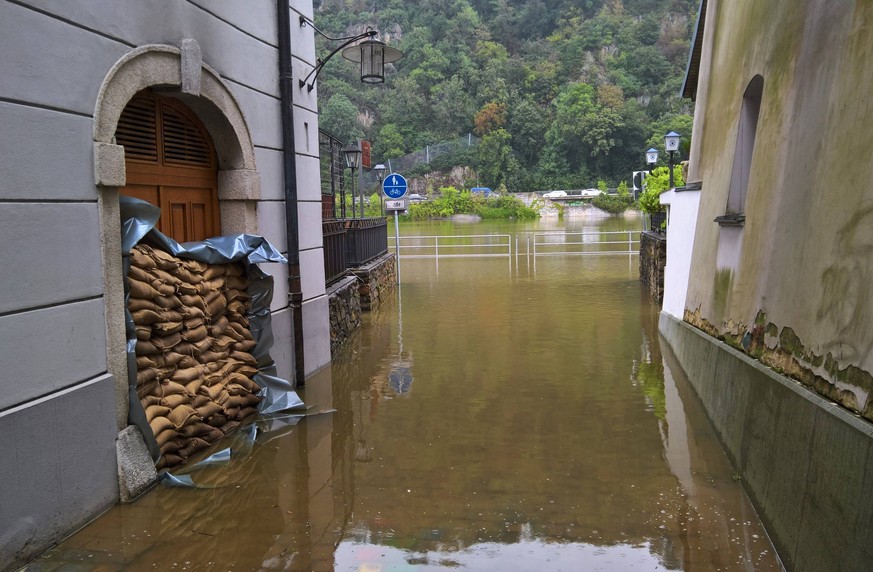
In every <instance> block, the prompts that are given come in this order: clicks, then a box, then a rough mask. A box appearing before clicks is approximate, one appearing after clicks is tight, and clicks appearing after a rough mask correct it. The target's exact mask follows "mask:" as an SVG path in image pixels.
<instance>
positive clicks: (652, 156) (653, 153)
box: [646, 147, 658, 175]
mask: <svg viewBox="0 0 873 572" xmlns="http://www.w3.org/2000/svg"><path fill="white" fill-rule="evenodd" d="M657 162H658V150H657V149H655V148H654V147H652V148H651V149H649V150H648V151H646V163H648V164H649V174H650V175H651V174H652V170H653V169H654V168H655V163H657Z"/></svg>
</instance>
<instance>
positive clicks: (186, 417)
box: [167, 404, 200, 429]
mask: <svg viewBox="0 0 873 572" xmlns="http://www.w3.org/2000/svg"><path fill="white" fill-rule="evenodd" d="M167 419H169V420H170V421H172V422H173V425H174V426H175V427H176V428H177V429H179V428H181V427H184V426H185V425H187V424H188V423H189V422H192V423H193V422H195V421H200V417H199V416H198V415H197V412H196V411H194V408H193V407H191V406H190V405H187V404H182V405H179V406H178V407H175V408H174V409H173V410H172V411H170V413H169V414H168V415H167Z"/></svg>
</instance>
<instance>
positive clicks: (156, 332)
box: [127, 245, 261, 469]
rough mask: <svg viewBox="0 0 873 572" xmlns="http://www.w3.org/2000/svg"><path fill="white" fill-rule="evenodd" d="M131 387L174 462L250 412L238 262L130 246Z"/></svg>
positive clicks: (164, 458) (247, 338) (164, 454)
mask: <svg viewBox="0 0 873 572" xmlns="http://www.w3.org/2000/svg"><path fill="white" fill-rule="evenodd" d="M127 279H128V284H129V286H130V299H129V302H128V309H129V310H130V313H131V316H133V322H134V324H135V325H136V338H137V342H136V364H137V375H136V389H137V394H138V396H139V398H140V400H141V402H142V405H143V408H144V409H145V413H146V417H147V418H148V421H149V425H151V428H152V431H153V432H154V434H155V439H156V440H157V442H158V445H159V446H160V448H161V459H160V460H159V461H158V468H159V469H161V468H167V467H172V466H175V465H178V464H180V463H182V462H183V461H185V459H187V458H188V457H189V456H191V455H193V454H195V453H197V452H198V451H201V450H203V449H205V448H207V447H208V446H209V445H210V444H212V443H214V442H215V441H217V440H218V439H220V438H221V437H223V436H224V435H225V434H226V433H227V432H229V431H231V430H233V429H234V428H235V427H237V426H238V425H239V423H240V421H242V420H243V419H245V418H246V417H248V416H249V415H251V414H253V413H255V412H256V411H257V406H258V403H260V400H261V398H260V397H258V395H257V393H258V391H259V390H260V387H259V386H258V385H257V384H256V383H255V382H254V381H253V379H252V376H253V375H254V374H255V373H257V368H256V362H255V358H254V357H252V354H251V353H250V352H251V351H252V349H253V348H254V347H255V341H254V339H253V338H252V334H251V331H250V330H249V321H248V318H247V317H246V315H247V313H248V310H249V306H250V300H249V296H248V294H247V293H246V290H247V286H248V283H247V281H246V279H245V276H244V269H243V267H242V265H241V264H239V263H231V264H205V263H202V262H197V261H194V260H183V259H179V258H175V257H173V256H172V255H170V254H169V253H167V252H164V251H161V250H158V249H156V248H152V247H150V246H145V245H137V246H135V247H134V248H133V250H132V251H131V268H130V271H129V272H128V276H127Z"/></svg>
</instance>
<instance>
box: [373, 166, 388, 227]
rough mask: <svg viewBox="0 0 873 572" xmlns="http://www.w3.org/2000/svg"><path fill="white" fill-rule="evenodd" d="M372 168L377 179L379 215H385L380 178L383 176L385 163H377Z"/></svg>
mask: <svg viewBox="0 0 873 572" xmlns="http://www.w3.org/2000/svg"><path fill="white" fill-rule="evenodd" d="M373 170H374V171H376V178H377V179H379V214H380V215H381V216H385V204H384V202H383V201H382V195H383V194H384V193H382V179H383V177H385V165H384V164H382V163H379V164H377V165H376V166H375V167H373Z"/></svg>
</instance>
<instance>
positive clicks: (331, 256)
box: [321, 220, 346, 284]
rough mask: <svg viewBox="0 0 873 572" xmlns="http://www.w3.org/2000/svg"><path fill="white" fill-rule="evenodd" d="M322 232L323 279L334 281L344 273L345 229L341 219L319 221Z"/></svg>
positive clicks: (328, 281) (327, 282) (326, 281)
mask: <svg viewBox="0 0 873 572" xmlns="http://www.w3.org/2000/svg"><path fill="white" fill-rule="evenodd" d="M321 226H322V232H323V234H324V281H325V283H326V284H330V283H331V282H334V281H336V280H337V279H339V278H340V277H342V276H343V275H344V274H345V273H346V229H345V225H344V224H343V221H341V220H326V221H324V222H322V223H321Z"/></svg>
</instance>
